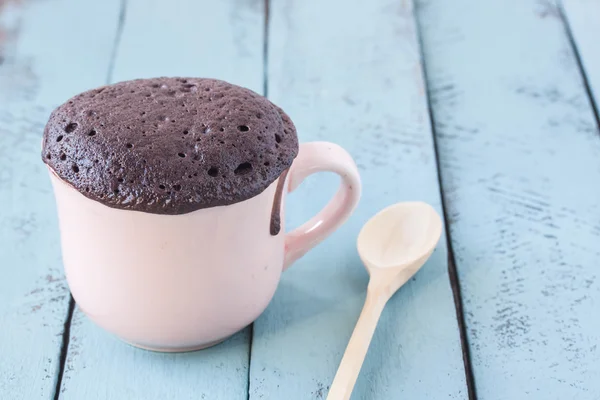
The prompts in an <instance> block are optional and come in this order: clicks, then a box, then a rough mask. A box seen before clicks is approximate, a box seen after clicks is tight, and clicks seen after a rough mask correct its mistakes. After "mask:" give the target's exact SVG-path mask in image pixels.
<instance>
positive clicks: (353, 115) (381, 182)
mask: <svg viewBox="0 0 600 400" xmlns="http://www.w3.org/2000/svg"><path fill="white" fill-rule="evenodd" d="M269 20H270V30H269V55H268V58H269V64H268V66H269V74H268V77H269V81H268V82H269V97H270V98H271V99H272V100H273V101H274V102H275V103H276V104H279V105H280V106H282V107H283V109H285V110H286V111H287V112H288V113H289V114H290V116H291V118H292V119H293V120H294V122H295V124H296V126H297V128H298V132H299V137H300V140H301V141H311V140H330V141H334V142H337V143H339V144H340V145H342V146H344V147H345V148H346V149H348V150H349V151H350V153H351V154H352V155H353V156H354V158H355V159H356V161H357V164H358V166H359V168H360V172H361V174H362V178H363V183H364V195H363V198H362V200H361V203H360V205H359V207H358V209H357V211H356V214H355V215H354V216H353V217H352V218H351V219H350V220H349V222H348V223H347V224H346V225H344V226H343V227H342V228H341V229H340V230H339V231H338V232H336V233H335V234H334V235H333V236H332V237H330V238H329V239H327V240H326V241H325V242H324V243H323V244H322V245H320V246H318V248H316V249H314V250H313V251H312V252H310V253H309V254H308V255H307V256H305V257H304V258H303V259H301V260H300V261H298V262H297V263H296V264H295V265H294V266H292V268H291V269H290V270H289V271H287V272H286V273H285V274H284V276H283V280H282V283H281V285H280V287H279V288H278V291H277V293H276V295H275V298H274V300H273V302H272V304H271V305H270V306H269V308H268V309H267V311H266V312H265V313H264V314H263V315H262V316H261V317H260V318H259V320H258V321H257V322H256V323H255V324H254V336H253V342H252V360H251V371H250V372H251V374H250V375H251V379H250V398H251V399H261V398H265V399H290V400H294V399H321V398H325V397H326V395H327V390H328V387H329V385H330V383H331V381H332V379H333V376H334V374H335V371H336V369H337V366H338V364H339V362H340V360H341V357H342V353H343V351H344V349H345V347H346V344H347V341H348V339H349V338H350V334H351V332H352V329H353V327H354V324H355V322H356V320H357V318H358V315H359V312H360V309H361V306H362V303H363V301H364V297H365V290H366V285H367V273H366V271H365V270H364V268H363V267H362V265H361V263H360V261H359V258H358V256H357V253H356V249H355V242H356V236H357V234H358V231H359V229H360V227H361V226H362V224H363V223H364V222H366V221H367V219H368V218H369V217H371V216H372V215H373V214H375V213H376V212H377V211H378V210H379V209H381V208H383V207H385V206H388V205H390V204H392V203H395V202H398V201H401V200H417V199H418V200H425V201H428V202H430V203H432V204H433V205H434V206H435V207H436V208H437V209H438V210H439V209H440V197H439V188H438V180H437V173H436V164H435V156H434V149H433V143H432V136H431V130H430V124H429V116H428V112H427V104H426V97H425V93H424V83H423V76H422V72H421V64H420V60H419V47H418V43H417V36H416V31H415V24H414V20H413V14H412V7H411V2H400V1H395V0H377V1H360V0H354V1H348V0H343V1H342V0H337V1H328V2H322V1H317V0H302V1H292V0H282V1H273V2H271V13H270V19H269ZM330 178H331V179H330ZM335 188H336V179H334V178H333V177H330V176H326V177H323V176H319V177H315V179H309V181H308V182H306V183H304V184H303V185H302V186H301V187H300V188H299V189H298V191H296V192H294V193H293V194H292V195H290V197H289V201H288V205H287V213H288V222H289V223H291V225H292V226H297V225H298V224H300V223H301V222H304V221H305V220H306V219H307V218H309V217H310V216H312V215H313V214H314V213H316V212H317V211H318V209H319V208H320V207H321V206H322V205H323V204H324V203H325V201H326V200H327V199H328V198H329V197H330V196H331V194H332V192H333V190H334V189H335ZM289 227H290V226H288V228H289ZM447 267H448V265H447V249H446V246H445V242H444V240H442V242H441V244H440V245H439V247H438V249H437V251H436V252H435V254H434V256H433V258H432V259H431V261H430V262H429V263H428V264H427V265H426V266H425V267H424V268H423V269H422V270H421V271H420V272H419V273H418V274H417V276H416V277H415V278H414V279H412V281H411V282H409V283H408V284H407V285H406V287H404V288H402V289H401V291H400V292H399V293H398V294H397V295H396V296H395V297H394V298H393V299H392V301H391V302H390V303H389V304H388V307H387V308H386V310H385V311H384V313H383V316H382V319H381V322H380V326H379V327H378V329H377V332H376V333H375V337H374V340H373V343H372V346H371V348H370V351H369V354H368V355H367V360H366V363H365V365H364V367H363V370H362V373H361V375H360V377H359V380H358V383H357V386H356V388H355V392H354V396H353V398H354V399H381V400H385V399H393V400H396V399H402V398H406V399H427V398H431V399H440V398H454V399H465V398H467V390H466V385H465V373H464V368H463V360H462V355H461V347H460V341H459V332H458V328H457V321H456V313H455V309H454V303H453V299H452V292H451V289H450V285H449V279H448V273H447Z"/></svg>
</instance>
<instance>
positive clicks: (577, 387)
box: [0, 0, 600, 400]
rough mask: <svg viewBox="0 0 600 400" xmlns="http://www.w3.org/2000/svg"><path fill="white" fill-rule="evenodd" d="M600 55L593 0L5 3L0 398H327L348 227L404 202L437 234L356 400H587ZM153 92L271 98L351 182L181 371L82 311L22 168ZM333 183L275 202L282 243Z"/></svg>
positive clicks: (389, 313)
mask: <svg viewBox="0 0 600 400" xmlns="http://www.w3.org/2000/svg"><path fill="white" fill-rule="evenodd" d="M599 39H600V1H598V0H563V1H562V2H560V3H555V2H553V1H550V0H496V1H492V0H486V1H482V0H452V1H444V0H415V2H412V1H411V0H370V1H363V0H295V1H294V0H270V1H268V0H220V1H210V0H205V1H195V0H172V1H166V0H103V1H98V0H96V1H94V0H85V1H84V0H0V399H2V400H4V399H7V400H13V399H14V400H17V399H27V400H29V399H61V400H72V399H85V400H95V399H110V400H114V399H126V400H128V399H147V400H152V399H225V400H238V399H239V400H243V399H276V400H278V399H286V400H287V399H324V398H325V397H326V395H327V390H328V387H329V385H330V383H331V381H332V379H333V376H334V374H335V371H336V368H337V366H338V363H339V361H340V359H341V356H342V353H343V351H344V349H345V346H346V343H347V340H348V339H349V337H350V334H351V332H352V329H353V326H354V323H355V322H356V319H357V317H358V314H359V312H360V308H361V304H362V301H363V299H364V296H365V289H366V283H367V274H366V272H365V270H364V269H363V267H362V266H361V263H360V261H359V258H358V256H357V253H356V250H355V240H356V236H357V233H358V231H359V229H360V227H361V225H362V224H363V223H364V222H365V221H366V220H367V219H368V218H369V217H370V216H371V215H373V214H374V213H375V212H376V211H378V210H379V209H381V208H383V207H384V206H387V205H389V204H392V203H395V202H397V201H401V200H424V201H427V202H429V203H431V204H433V205H434V206H435V207H436V208H437V209H438V210H439V211H440V213H444V215H445V220H446V229H447V230H446V233H445V235H444V237H443V239H442V241H441V242H440V244H439V246H438V248H437V250H436V252H435V253H434V255H433V257H432V259H431V260H430V261H429V262H428V263H427V264H426V265H425V267H424V268H423V269H422V270H421V271H420V272H419V273H418V274H417V275H416V276H415V277H414V278H413V279H412V280H411V281H410V282H409V283H408V284H407V285H406V286H405V287H404V288H402V289H401V291H400V292H399V293H398V294H397V295H396V296H394V298H393V299H392V301H391V303H390V304H389V305H388V307H387V308H386V310H385V311H384V313H383V316H382V320H381V323H380V326H379V327H378V329H377V332H376V334H375V337H374V342H373V344H372V346H371V348H370V351H369V354H368V356H367V360H366V363H365V365H364V367H363V369H362V372H361V375H360V377H359V381H358V383H357V387H356V389H355V393H354V396H353V399H391V400H396V399H448V398H450V399H486V400H505V399H506V400H509V399H510V400H512V399H535V400H547V399H561V400H562V399H585V400H587V399H590V400H593V399H600V348H598V344H599V342H600V318H599V317H600V136H599V115H598V107H599V106H600V47H599V45H598V43H599ZM163 75H167V76H177V75H179V76H202V77H215V78H220V79H225V80H228V81H231V82H233V83H236V84H239V85H243V86H246V87H249V88H251V89H253V90H255V91H257V92H259V93H263V94H265V95H267V96H268V97H269V98H271V99H272V100H273V101H274V102H275V103H277V104H279V105H280V106H282V107H283V108H284V109H285V110H286V111H287V112H288V113H289V115H290V116H291V117H292V119H293V120H294V121H295V123H296V125H297V127H298V131H299V136H300V139H301V140H302V141H311V140H329V141H334V142H337V143H339V144H340V145H342V146H343V147H345V148H346V149H348V150H349V151H350V153H351V154H352V155H353V157H354V158H355V159H356V162H357V164H358V166H359V168H360V172H361V174H362V177H363V182H364V196H363V199H362V200H361V203H360V205H359V207H358V209H357V212H356V213H355V214H354V215H353V217H352V218H351V219H350V220H349V222H348V223H347V224H345V225H344V226H343V227H342V228H341V229H340V230H339V231H338V232H336V233H335V234H334V235H333V236H331V237H330V238H329V239H327V240H326V241H325V242H324V243H323V244H321V245H320V246H318V247H317V248H316V249H315V250H313V251H312V252H310V253H309V254H308V255H307V256H306V257H304V258H303V259H301V260H300V261H299V262H297V263H296V264H295V265H294V267H293V268H292V269H290V270H289V271H288V272H286V273H285V274H284V277H283V280H282V282H281V284H280V286H279V288H278V291H277V293H276V295H275V298H274V299H273V302H272V303H271V304H270V306H269V307H268V309H267V311H266V312H265V313H264V314H263V315H262V316H261V317H260V318H259V319H258V320H257V321H256V322H255V323H254V325H253V326H251V327H249V328H247V329H246V330H244V331H243V332H241V333H239V334H237V335H236V336H234V337H233V338H232V339H230V340H228V341H227V342H225V343H223V344H221V345H219V346H216V347H213V348H210V349H208V350H205V351H200V352H195V353H185V354H159V353H152V352H147V351H144V350H139V349H136V348H133V347H130V346H128V345H126V344H124V343H122V342H120V341H118V340H117V339H115V338H113V337H112V336H110V335H108V334H107V333H105V332H104V331H102V330H100V329H99V328H97V327H96V326H95V325H93V324H92V323H91V322H90V321H89V320H88V319H87V318H85V317H84V316H83V315H82V314H81V313H80V311H79V310H78V309H77V306H76V305H75V304H74V303H73V300H72V299H71V297H70V295H69V291H68V287H67V285H66V281H65V279H64V275H63V270H62V264H61V256H60V249H59V237H58V228H57V221H56V216H55V210H54V207H55V204H54V200H53V196H52V193H51V189H50V183H49V180H48V177H47V173H46V170H45V167H44V165H43V164H42V162H41V160H40V155H39V149H40V138H41V135H42V130H43V127H44V124H45V122H46V120H47V118H48V116H49V114H50V112H51V110H52V109H53V108H54V107H56V106H57V105H58V104H60V103H62V102H63V101H64V100H66V99H67V98H68V97H70V96H72V95H74V94H76V93H78V92H80V91H83V90H86V89H89V88H92V87H96V86H100V85H102V84H105V83H107V82H116V81H121V80H126V79H132V78H142V77H153V76H163ZM333 179H334V178H332V177H330V176H327V175H326V176H321V177H316V178H314V179H310V180H309V181H308V182H307V184H305V185H304V186H303V187H301V189H300V190H299V191H298V192H297V193H294V194H293V195H292V196H291V197H290V201H289V212H288V214H289V221H288V223H289V224H290V225H291V226H295V225H297V224H299V223H300V222H302V221H304V220H306V219H307V217H309V216H310V215H312V214H314V213H315V212H316V211H317V210H318V209H319V208H320V207H321V206H322V205H323V204H324V202H325V201H326V199H327V198H329V196H330V195H331V193H332V189H331V188H332V187H334V186H335V185H332V183H335V181H334V180H333ZM108 295H110V294H109V293H107V296H108Z"/></svg>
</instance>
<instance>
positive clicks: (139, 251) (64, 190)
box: [50, 142, 361, 352]
mask: <svg viewBox="0 0 600 400" xmlns="http://www.w3.org/2000/svg"><path fill="white" fill-rule="evenodd" d="M319 171H332V172H335V173H337V174H338V175H340V177H341V178H342V181H341V185H340V188H339V190H338V191H337V193H336V194H335V196H334V197H333V199H332V200H331V201H330V202H329V204H327V205H326V206H325V208H324V209H323V210H322V211H321V212H319V213H318V214H317V215H316V216H315V217H313V218H312V219H311V220H309V221H308V222H306V223H305V224H304V225H302V226H300V227H299V228H298V229H296V230H294V231H292V232H290V233H288V234H284V229H283V221H284V209H285V207H284V205H285V193H287V192H291V191H293V190H294V189H295V188H296V187H297V186H298V185H299V184H300V183H301V182H302V181H303V180H304V179H305V178H306V177H307V176H308V175H311V174H313V173H315V172H319ZM50 177H51V181H52V184H53V187H54V193H55V196H56V202H57V208H58V216H59V223H60V231H61V242H62V254H63V262H64V266H65V273H66V276H67V281H68V283H69V287H70V289H71V292H72V293H73V297H74V298H75V301H76V302H77V304H78V306H79V308H80V309H81V310H82V311H83V312H84V313H85V314H86V315H87V316H88V317H89V318H91V319H92V320H93V321H94V322H96V323H97V324H98V325H100V326H101V327H103V328H104V329H106V330H107V331H109V332H111V333H113V334H115V335H116V336H118V337H120V338H121V339H123V340H124V341H126V342H128V343H130V344H133V345H134V346H138V347H141V348H145V349H149V350H155V351H168V352H176V351H190V350H198V349H202V348H205V347H209V346H212V345H214V344H216V343H219V342H221V341H222V340H224V339H226V338H228V337H229V336H231V335H233V334H234V333H236V332H237V331H239V330H241V329H243V328H244V327H245V326H247V325H249V324H250V323H252V322H253V321H254V320H255V319H256V318H257V317H258V316H259V315H260V314H261V313H262V312H263V311H264V310H265V308H266V307H267V305H268V304H269V302H270V301H271V298H272V297H273V294H274V293H275V289H276V288H277V285H278V283H279V279H280V276H281V272H282V271H283V270H285V269H286V268H288V267H289V266H290V264H291V263H293V262H294V261H295V260H297V259H298V258H300V257H301V256H303V255H304V254H305V253H306V252H307V251H308V250H310V249H311V248H312V247H314V246H315V245H316V244H317V243H319V242H320V241H321V240H323V239H324V238H325V237H326V236H328V235H329V234H330V233H332V232H333V231H334V230H335V229H336V228H338V227H339V226H340V225H341V224H342V223H343V222H344V221H345V220H346V219H347V218H348V217H349V215H350V214H351V213H352V211H353V210H354V208H355V207H356V204H357V203H358V200H359V198H360V191H361V183H360V177H359V174H358V170H357V168H356V165H355V163H354V161H353V160H352V158H351V157H350V155H349V154H348V153H347V152H346V151H345V150H344V149H342V148H341V147H339V146H338V145H335V144H332V143H326V142H313V143H303V144H301V145H300V151H299V153H298V156H297V158H296V159H295V160H294V162H293V164H292V166H291V167H290V169H289V173H288V174H287V175H286V174H285V173H284V174H282V175H281V176H280V177H279V179H278V180H277V181H275V182H273V183H272V184H271V185H270V186H269V187H268V188H267V189H265V190H264V191H263V192H262V193H260V194H259V195H257V196H255V197H252V198H250V199H248V200H245V201H242V202H239V203H235V204H232V205H227V206H220V207H212V208H205V209H200V210H197V211H193V212H190V213H187V214H181V215H160V214H150V213H144V212H139V211H129V210H121V209H115V208H110V207H107V206H105V205H103V204H100V203H98V202H96V201H94V200H91V199H88V198H87V197H85V196H83V195H82V194H81V193H79V192H78V191H77V190H75V189H74V188H72V187H71V186H70V185H69V184H67V183H66V182H65V181H63V180H61V179H60V178H58V177H57V176H56V175H55V174H54V173H52V172H51V173H50ZM280 180H283V182H281V184H283V185H284V187H283V194H282V199H281V203H280V204H281V211H280V212H281V225H282V229H281V233H279V234H277V235H272V234H271V233H270V220H271V213H272V208H273V206H274V204H275V203H277V199H275V196H276V193H277V186H278V184H279V181H280ZM280 192H281V191H280Z"/></svg>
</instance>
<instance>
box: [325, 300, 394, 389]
mask: <svg viewBox="0 0 600 400" xmlns="http://www.w3.org/2000/svg"><path fill="white" fill-rule="evenodd" d="M387 300H388V297H387V296H384V295H382V294H381V292H380V291H378V290H367V299H366V300H365V305H364V307H363V309H362V312H361V313H360V317H359V318H358V322H357V323H356V327H355V328H354V332H352V337H351V338H350V342H348V346H347V347H346V352H345V353H344V357H343V358H342V362H341V364H340V366H339V368H338V370H337V373H336V374H335V378H334V379H333V383H332V384H331V389H330V390H329V394H328V395H327V400H348V399H350V396H351V395H352V390H353V389H354V384H355V383H356V379H357V378H358V374H359V372H360V369H361V367H362V364H363V362H364V360H365V356H366V355H367V350H369V345H370V344H371V339H372V338H373V334H374V333H375V328H376V327H377V322H378V321H379V317H380V316H381V312H382V311H383V308H384V307H385V304H386V303H387Z"/></svg>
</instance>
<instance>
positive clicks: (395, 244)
mask: <svg viewBox="0 0 600 400" xmlns="http://www.w3.org/2000/svg"><path fill="white" fill-rule="evenodd" d="M441 234H442V220H441V218H440V216H439V215H438V213H437V212H436V211H435V209H434V208H433V207H432V206H430V205H429V204H427V203H423V202H420V201H414V202H406V203H397V204H394V205H392V206H389V207H387V208H385V209H383V210H381V211H380V212H378V213H377V214H375V216H373V217H372V218H371V219H370V220H369V221H367V223H366V224H365V225H364V226H363V228H362V229H361V231H360V233H359V235H358V240H357V248H358V254H359V255H360V258H361V260H362V261H363V263H364V264H365V267H366V268H367V270H368V271H369V272H371V270H372V269H374V268H386V269H387V268H398V267H403V266H406V265H407V264H411V263H413V262H414V261H415V260H417V259H419V258H421V257H423V256H424V255H429V254H431V252H432V251H433V249H434V248H435V246H436V244H437V242H438V240H439V238H440V236H441Z"/></svg>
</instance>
